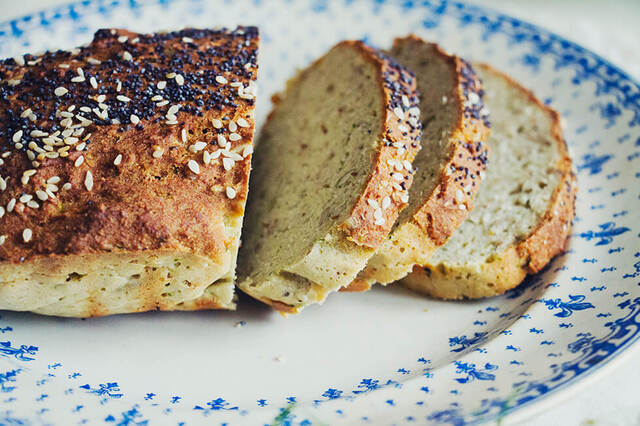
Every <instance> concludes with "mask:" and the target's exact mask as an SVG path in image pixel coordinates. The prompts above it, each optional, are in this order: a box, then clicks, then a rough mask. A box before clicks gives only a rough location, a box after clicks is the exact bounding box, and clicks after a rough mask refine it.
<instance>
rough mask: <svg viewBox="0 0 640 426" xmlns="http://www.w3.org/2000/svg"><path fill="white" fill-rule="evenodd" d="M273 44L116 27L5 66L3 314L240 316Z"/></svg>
mask: <svg viewBox="0 0 640 426" xmlns="http://www.w3.org/2000/svg"><path fill="white" fill-rule="evenodd" d="M258 39H259V34H258V30H257V28H255V27H239V28H237V29H235V30H225V29H221V30H198V29H185V30H182V31H177V32H169V33H158V34H137V33H132V32H129V31H124V30H115V29H113V30H110V29H104V30H100V31H98V32H97V33H96V34H95V37H94V39H93V42H92V43H91V44H89V45H88V46H85V47H81V48H79V49H74V50H73V51H71V52H67V51H62V50H58V51H55V52H47V53H45V54H43V55H41V56H33V55H25V57H22V56H20V57H17V58H15V59H6V60H3V61H0V78H1V80H0V123H1V124H0V151H2V152H3V155H2V161H0V190H1V191H0V309H11V310H20V311H33V312H37V313H41V314H47V315H61V316H75V317H91V316H101V315H109V314H118V313H128V312H142V311H148V310H195V309H212V308H218V309H233V308H235V299H234V285H233V280H234V276H235V265H236V256H237V252H238V247H239V245H240V230H241V227H242V218H243V213H244V205H245V200H246V196H247V189H248V178H249V169H250V157H251V156H250V153H251V149H252V140H253V129H254V120H253V111H254V105H255V99H254V90H255V87H256V77H257V72H258V64H257V54H258ZM211 52H217V53H216V54H215V55H214V54H212V53H211ZM25 62H27V64H26V65H25Z"/></svg>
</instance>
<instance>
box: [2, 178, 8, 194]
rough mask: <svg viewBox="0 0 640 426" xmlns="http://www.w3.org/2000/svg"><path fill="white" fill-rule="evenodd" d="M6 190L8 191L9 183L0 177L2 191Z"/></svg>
mask: <svg viewBox="0 0 640 426" xmlns="http://www.w3.org/2000/svg"><path fill="white" fill-rule="evenodd" d="M7 179H8V178H7ZM5 189H7V181H6V180H5V179H4V178H2V177H0V191H4V190H5Z"/></svg>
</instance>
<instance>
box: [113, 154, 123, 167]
mask: <svg viewBox="0 0 640 426" xmlns="http://www.w3.org/2000/svg"><path fill="white" fill-rule="evenodd" d="M120 163H122V154H118V155H116V159H115V160H113V165H114V166H119V165H120Z"/></svg>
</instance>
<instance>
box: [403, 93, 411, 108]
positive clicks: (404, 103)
mask: <svg viewBox="0 0 640 426" xmlns="http://www.w3.org/2000/svg"><path fill="white" fill-rule="evenodd" d="M402 105H404V106H405V107H407V108H409V107H410V106H411V104H410V103H409V98H408V97H407V95H402Z"/></svg>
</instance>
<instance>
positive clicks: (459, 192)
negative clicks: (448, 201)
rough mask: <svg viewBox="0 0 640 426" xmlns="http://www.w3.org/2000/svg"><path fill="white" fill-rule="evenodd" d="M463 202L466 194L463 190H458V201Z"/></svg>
mask: <svg viewBox="0 0 640 426" xmlns="http://www.w3.org/2000/svg"><path fill="white" fill-rule="evenodd" d="M462 200H464V193H463V192H462V190H461V189H456V201H457V202H459V203H460V202H462Z"/></svg>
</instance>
